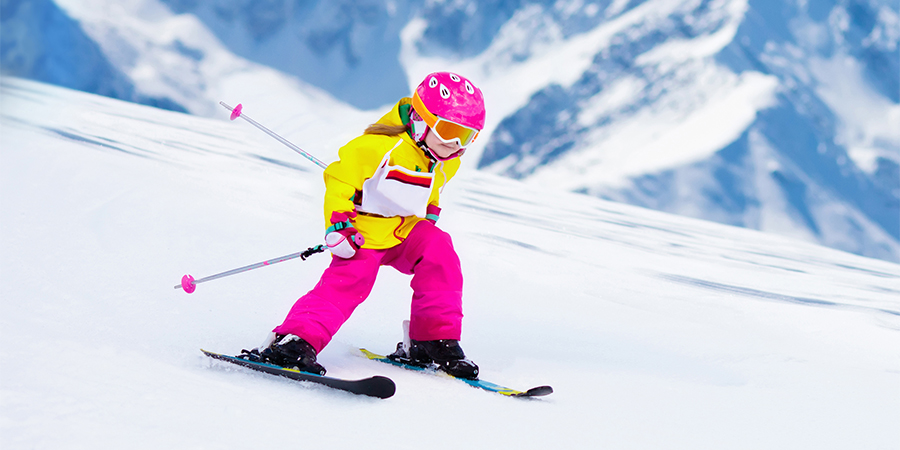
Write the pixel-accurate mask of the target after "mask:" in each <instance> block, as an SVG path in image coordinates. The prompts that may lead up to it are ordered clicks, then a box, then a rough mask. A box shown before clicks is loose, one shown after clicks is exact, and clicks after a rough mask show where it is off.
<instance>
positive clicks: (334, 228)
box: [325, 220, 353, 234]
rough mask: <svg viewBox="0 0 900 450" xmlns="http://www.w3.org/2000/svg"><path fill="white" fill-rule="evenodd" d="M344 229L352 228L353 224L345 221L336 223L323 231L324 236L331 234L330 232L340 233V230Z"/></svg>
mask: <svg viewBox="0 0 900 450" xmlns="http://www.w3.org/2000/svg"><path fill="white" fill-rule="evenodd" d="M344 228H353V224H352V223H350V221H349V220H345V221H343V222H338V223H336V224H334V225H332V226H330V227H328V229H326V230H325V234H328V233H331V232H332V231H340V230H343V229H344Z"/></svg>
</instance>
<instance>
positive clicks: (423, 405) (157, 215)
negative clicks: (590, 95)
mask: <svg viewBox="0 0 900 450" xmlns="http://www.w3.org/2000/svg"><path fill="white" fill-rule="evenodd" d="M0 95H2V103H0V107H2V115H0V139H2V140H0V145H2V149H0V183H2V184H0V255H2V264H0V298H2V302H0V305H2V310H0V338H2V342H0V343H2V345H0V355H2V361H3V363H2V377H0V382H2V385H0V427H2V428H0V429H2V433H0V436H2V438H0V439H2V447H4V448H54V449H58V448H91V449H97V448H138V449H140V448H148V449H149V448H154V449H156V448H258V447H259V446H261V445H263V443H278V445H285V444H288V445H298V446H299V445H302V446H310V447H317V448H349V447H352V448H390V449H403V448H421V447H422V446H423V445H427V446H428V447H430V448H439V449H440V448H588V447H589V448H609V449H646V448H692V449H722V448H728V449H744V448H746V449H759V448H766V449H795V448H817V449H844V448H867V449H890V448H897V445H898V442H900V439H898V433H897V431H896V424H897V423H900V408H898V405H900V391H898V389H897V386H898V382H900V357H898V354H897V348H900V346H898V344H900V300H898V299H900V295H898V294H900V266H898V265H896V264H892V263H888V262H884V261H879V260H874V259H867V258H863V257H859V256H855V255H851V254H848V253H843V252H839V251H836V250H832V249H828V248H824V247H819V246H815V245H812V244H808V243H804V242H799V241H795V240H790V239H787V238H784V237H778V236H774V235H768V234H764V233H759V232H755V231H750V230H745V229H739V228H733V227H727V226H723V225H718V224H714V223H711V222H704V221H698V220H694V219H688V218H684V217H678V216H673V215H667V214H663V213H659V212H654V211H649V210H644V209H640V208H635V207H631V206H627V205H622V204H616V203H611V202H605V201H602V200H599V199H596V198H591V197H586V196H581V195H577V194H572V193H566V192H561V191H554V190H551V189H547V188H541V187H538V186H528V185H525V184H522V183H519V182H516V181H512V180H508V179H503V178H499V177H494V176H491V175H487V174H483V173H476V172H474V171H470V172H467V173H461V174H460V175H459V176H458V178H457V179H454V180H453V181H452V182H451V183H450V184H449V185H448V186H447V189H446V190H445V192H444V199H443V201H442V207H443V208H444V214H443V216H442V219H441V226H442V228H444V229H445V230H448V231H449V232H450V233H451V234H452V235H453V238H454V243H455V244H456V246H457V249H458V251H459V253H460V256H461V258H462V261H463V267H464V272H465V276H466V286H465V313H466V319H465V323H464V338H463V346H464V348H465V349H466V352H467V354H468V356H470V357H471V358H472V359H473V360H475V361H476V362H478V363H479V365H481V367H482V370H483V373H482V376H483V378H485V379H487V380H490V381H494V382H498V383H501V384H505V385H509V386H511V387H514V388H520V389H524V388H528V387H531V386H535V385H539V384H550V385H552V386H553V387H554V389H555V393H554V394H553V395H551V396H550V397H547V398H544V399H540V400H535V401H520V400H516V399H510V398H504V397H501V396H499V395H492V394H488V393H485V392H480V391H478V390H475V389H472V388H469V387H467V386H465V385H463V384H462V383H459V382H455V381H453V380H446V379H441V378H437V377H431V376H426V375H422V374H417V373H411V372H407V371H402V370H400V369H394V368H391V367H383V366H382V365H378V364H375V363H372V362H369V361H366V360H365V359H363V358H361V357H355V356H353V349H354V348H356V347H358V346H366V347H368V348H370V349H372V350H375V351H382V352H384V351H390V350H391V349H392V348H393V346H394V345H395V344H396V342H397V341H398V340H399V339H400V335H401V331H400V322H401V320H403V319H404V318H405V317H406V315H407V314H408V308H409V301H408V297H409V294H410V288H409V287H408V283H409V280H408V277H406V276H403V275H400V274H398V273H396V272H393V271H390V270H387V269H386V270H385V271H383V272H382V273H381V276H380V279H379V282H378V283H377V285H376V287H375V289H374V291H373V292H372V295H371V297H370V298H369V300H368V301H367V302H365V303H363V305H361V306H360V307H359V308H358V309H357V311H356V313H355V314H354V316H353V317H352V318H351V319H350V320H349V321H348V322H347V324H346V325H345V326H344V328H342V329H341V331H340V332H339V333H338V334H337V336H336V337H335V340H334V341H333V342H332V344H331V345H330V346H329V347H328V348H326V349H325V351H323V352H322V354H321V355H320V361H321V362H322V363H323V364H324V365H325V366H326V367H327V368H328V370H329V374H331V375H334V376H341V377H348V378H360V377H364V376H369V375H373V374H381V375H386V376H389V377H391V378H392V379H394V380H395V381H396V383H397V386H398V390H397V394H396V395H395V396H394V397H392V398H391V399H388V400H376V399H370V398H364V397H357V396H353V395H349V394H345V393H340V392H335V391H331V390H328V389H325V388H320V387H315V386H309V385H304V384H298V383H294V382H291V381H288V380H281V379H275V378H272V377H267V376H265V375H260V374H255V373H249V372H247V371H243V370H237V369H234V368H231V367H228V366H225V365H224V364H221V363H216V362H213V361H210V360H208V359H207V358H205V357H203V356H202V355H201V354H200V352H199V348H201V347H203V348H207V349H209V350H214V351H220V352H232V353H234V352H238V351H239V350H240V349H241V348H249V347H253V346H256V345H258V344H259V343H260V342H261V341H262V340H263V338H264V337H265V335H266V333H267V332H268V331H269V330H270V329H271V328H272V327H273V326H275V325H277V324H278V323H279V322H280V320H281V319H282V318H283V316H284V314H286V312H287V310H288V308H289V307H290V305H291V304H292V303H293V301H294V300H295V299H296V298H297V297H299V296H300V295H302V294H303V293H305V292H306V291H307V290H308V289H309V288H310V287H311V286H312V285H313V284H314V283H315V282H316V280H317V279H318V276H319V275H320V274H321V271H322V270H323V269H324V267H325V266H326V265H327V264H328V257H327V256H322V255H319V256H313V257H311V258H310V259H309V260H307V261H300V260H295V261H291V262H285V263H283V264H278V265H276V266H273V267H266V268H263V269H258V270H254V271H251V272H247V273H244V274H240V275H235V276H233V277H229V278H224V279H220V280H216V281H214V282H210V283H204V284H202V285H200V286H198V289H197V291H196V292H195V293H193V294H191V295H186V294H185V293H183V292H181V291H180V290H173V289H172V286H173V285H175V284H176V283H178V280H180V278H181V276H182V275H183V274H185V273H191V274H193V275H194V276H195V277H198V278H199V277H201V276H206V275H211V274H214V273H218V272H221V271H224V270H228V269H231V268H234V267H239V266H242V265H246V264H249V263H253V262H258V261H262V260H265V259H269V258H272V257H276V256H280V255H285V254H288V253H292V252H295V251H298V249H299V250H302V249H305V248H307V247H309V246H311V245H314V244H316V243H318V242H319V241H320V239H321V235H322V229H323V219H322V213H321V197H322V194H323V187H322V182H321V175H320V172H319V171H318V169H317V168H315V167H314V166H312V165H311V164H307V163H306V162H305V161H304V160H302V159H301V158H299V157H297V155H295V154H293V153H292V152H291V151H290V150H289V149H286V148H283V147H280V145H279V144H277V143H275V142H274V141H272V142H270V141H271V139H270V138H268V137H267V136H265V135H263V134H262V133H259V132H258V131H257V130H255V129H252V127H250V126H249V125H248V124H245V123H241V122H240V121H238V122H229V121H228V120H227V116H226V115H225V113H223V116H222V119H221V120H214V119H204V118H198V117H193V116H188V115H183V114H177V113H171V112H166V111H162V110H157V109H153V108H148V107H143V106H138V105H134V104H128V103H124V102H120V101H116V100H111V99H108V98H102V97H97V96H92V95H88V94H84V93H79V92H74V91H69V90H65V89H61V88H57V87H51V86H46V85H41V84H38V83H34V82H29V81H23V80H18V79H11V78H3V79H2V85H0ZM276 131H277V130H276ZM322 134H323V135H324V134H328V133H322ZM309 138H310V140H311V141H312V142H311V144H312V145H314V146H315V145H317V144H318V143H319V142H320V141H322V140H323V139H326V138H319V139H320V141H316V140H315V139H316V138H315V137H314V136H310V137H309ZM327 139H330V138H327ZM421 426H425V427H434V428H429V431H432V433H431V434H430V435H428V434H426V436H430V437H428V438H426V441H423V440H421V439H420V438H416V439H409V438H408V432H409V431H410V430H418V428H419V427H421ZM448 430H452V433H451V434H452V435H453V436H452V437H451V438H448V437H447V434H448V432H450V431H448Z"/></svg>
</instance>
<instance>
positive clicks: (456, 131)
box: [413, 94, 481, 148]
mask: <svg viewBox="0 0 900 450" xmlns="http://www.w3.org/2000/svg"><path fill="white" fill-rule="evenodd" d="M413 109H414V110H415V111H416V113H418V114H419V116H421V117H422V120H424V121H425V124H427V125H428V127H429V128H431V131H433V132H434V134H435V136H437V138H438V139H440V140H441V142H443V143H445V144H449V143H451V142H456V143H457V144H459V146H460V147H462V148H465V147H468V146H469V144H471V143H472V142H474V141H475V138H476V137H478V132H480V131H481V130H478V129H476V128H472V127H468V126H465V125H462V124H459V123H456V122H454V121H452V120H450V119H445V118H443V117H440V116H437V115H435V114H432V113H431V111H428V108H426V107H425V104H424V103H422V100H421V99H420V98H419V96H418V94H416V95H413Z"/></svg>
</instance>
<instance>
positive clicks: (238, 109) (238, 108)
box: [219, 102, 328, 169]
mask: <svg viewBox="0 0 900 450" xmlns="http://www.w3.org/2000/svg"><path fill="white" fill-rule="evenodd" d="M219 104H220V105H222V106H224V107H225V108H226V109H228V110H229V111H231V120H234V119H237V118H238V117H240V118H242V119H244V120H246V121H247V122H250V124H251V125H253V126H255V127H256V128H259V129H260V130H262V131H263V132H264V133H266V134H268V135H269V136H272V137H273V138H275V140H276V141H278V142H281V143H282V144H284V145H286V146H288V148H290V149H291V150H293V151H295V152H297V153H299V154H300V155H302V156H303V157H304V158H306V159H308V160H310V161H312V162H313V163H314V164H315V165H317V166H319V167H321V168H323V169H326V168H328V164H325V163H323V162H322V161H320V160H319V159H318V158H316V157H315V156H313V155H310V154H309V153H306V152H305V151H303V149H301V148H300V147H297V146H296V145H294V144H293V143H291V141H289V140H287V139H285V138H283V137H281V136H279V135H278V134H276V133H275V132H274V131H272V130H270V129H268V128H266V127H264V126H262V125H261V124H260V123H259V122H257V121H255V120H253V119H251V118H249V117H247V115H245V114H243V113H241V109H242V108H243V107H242V106H241V104H240V103H238V104H237V106H235V107H234V108H232V107H231V106H228V105H227V104H226V103H225V102H219Z"/></svg>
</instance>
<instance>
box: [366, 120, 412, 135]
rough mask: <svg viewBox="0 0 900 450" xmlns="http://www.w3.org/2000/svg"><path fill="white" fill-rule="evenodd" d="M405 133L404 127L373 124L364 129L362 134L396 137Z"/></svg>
mask: <svg viewBox="0 0 900 450" xmlns="http://www.w3.org/2000/svg"><path fill="white" fill-rule="evenodd" d="M403 133H406V125H385V124H383V123H373V124H372V125H369V127H368V128H366V131H365V132H364V133H363V134H380V135H384V136H397V135H400V134H403Z"/></svg>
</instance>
